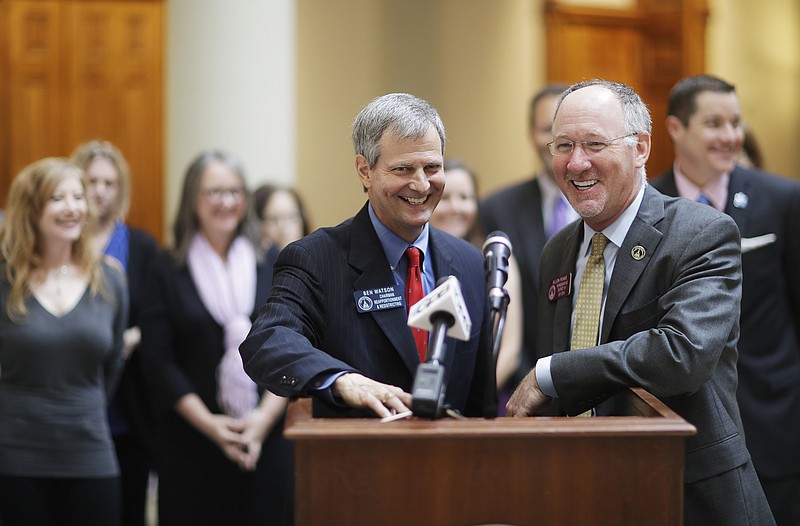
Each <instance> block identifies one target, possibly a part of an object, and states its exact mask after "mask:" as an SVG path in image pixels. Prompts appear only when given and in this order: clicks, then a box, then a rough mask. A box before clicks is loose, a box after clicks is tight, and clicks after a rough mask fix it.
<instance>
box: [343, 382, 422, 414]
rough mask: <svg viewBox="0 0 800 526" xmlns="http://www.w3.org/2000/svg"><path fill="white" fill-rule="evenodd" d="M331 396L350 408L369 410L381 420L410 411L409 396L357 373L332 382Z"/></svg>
mask: <svg viewBox="0 0 800 526" xmlns="http://www.w3.org/2000/svg"><path fill="white" fill-rule="evenodd" d="M331 387H332V391H333V395H334V396H336V397H338V398H340V399H341V400H342V401H343V402H344V403H345V404H347V405H349V406H350V407H356V408H359V409H369V410H371V411H372V412H373V413H375V414H376V415H378V416H379V417H381V418H385V417H387V416H392V415H393V414H397V413H403V412H406V411H410V410H411V394H410V393H406V392H405V391H403V390H402V389H400V388H399V387H397V386H394V385H387V384H382V383H380V382H376V381H375V380H371V379H369V378H367V377H366V376H364V375H361V374H358V373H347V374H343V375H342V376H340V377H339V378H337V379H336V381H334V382H333V385H332V386H331Z"/></svg>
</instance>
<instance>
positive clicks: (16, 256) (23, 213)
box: [0, 157, 104, 321]
mask: <svg viewBox="0 0 800 526" xmlns="http://www.w3.org/2000/svg"><path fill="white" fill-rule="evenodd" d="M68 177H78V178H79V180H80V182H81V186H82V187H83V189H84V192H85V191H86V180H85V177H84V172H83V170H81V169H80V168H78V167H77V166H75V165H74V164H71V163H70V162H69V161H67V159H63V158H57V157H47V158H45V159H41V160H39V161H36V162H34V163H32V164H30V165H28V166H26V167H25V168H23V170H22V171H21V172H20V173H19V174H18V175H17V176H16V177H15V178H14V181H13V182H12V183H11V189H10V190H9V193H8V199H7V204H6V209H5V214H4V219H3V225H2V227H0V256H1V257H2V259H3V263H4V265H3V266H4V269H3V272H4V275H5V278H6V280H8V283H9V284H10V292H9V295H8V300H7V302H6V305H5V310H6V313H7V314H8V317H9V318H10V319H11V320H13V321H20V320H22V319H23V318H25V317H26V316H27V315H28V309H27V307H26V306H25V301H26V300H27V299H28V298H29V297H30V295H31V287H30V280H31V275H32V274H33V272H34V271H35V270H36V269H38V268H39V267H41V265H42V252H41V251H42V247H41V238H40V232H39V220H40V219H41V217H42V212H43V211H44V208H45V206H46V204H47V202H48V200H49V199H50V198H51V197H52V195H53V193H54V192H55V190H56V187H57V186H58V185H59V184H60V183H61V182H62V181H63V180H65V179H67V178H68ZM89 213H90V214H91V208H90V209H89ZM72 259H73V264H74V265H75V266H77V267H78V268H79V269H80V270H81V271H83V272H86V274H87V275H88V276H89V290H90V291H91V293H92V294H97V293H98V292H100V293H102V292H103V291H104V287H103V282H102V272H101V270H100V266H99V265H98V260H99V254H95V253H94V251H93V250H92V249H91V248H90V246H89V241H88V239H87V236H86V234H85V232H82V233H81V236H80V237H79V238H78V239H77V240H76V241H75V242H74V243H73V245H72Z"/></svg>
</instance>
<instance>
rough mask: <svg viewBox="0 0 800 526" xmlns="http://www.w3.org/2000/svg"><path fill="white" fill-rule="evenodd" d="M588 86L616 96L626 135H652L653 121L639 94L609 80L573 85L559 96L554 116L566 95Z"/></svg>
mask: <svg viewBox="0 0 800 526" xmlns="http://www.w3.org/2000/svg"><path fill="white" fill-rule="evenodd" d="M589 86H600V87H603V88H606V89H607V90H609V91H611V92H612V93H614V95H616V97H617V99H618V100H619V102H620V104H621V105H622V114H623V116H624V118H625V132H626V133H649V134H652V132H653V121H652V118H651V117H650V110H649V109H647V105H646V104H645V103H644V101H643V100H642V98H641V97H640V96H639V94H638V93H636V92H635V91H633V88H631V87H630V86H628V85H626V84H622V83H620V82H614V81H611V80H603V79H592V80H585V81H583V82H578V83H577V84H573V85H572V86H570V87H569V88H567V89H566V90H565V91H564V93H562V94H561V97H559V99H558V104H557V105H556V114H558V110H559V109H560V108H561V103H562V102H563V101H564V98H565V97H566V96H567V95H569V94H570V93H573V92H575V91H578V90H579V89H583V88H588V87H589ZM635 140H636V139H635V138H630V139H629V141H630V142H631V143H634V142H635Z"/></svg>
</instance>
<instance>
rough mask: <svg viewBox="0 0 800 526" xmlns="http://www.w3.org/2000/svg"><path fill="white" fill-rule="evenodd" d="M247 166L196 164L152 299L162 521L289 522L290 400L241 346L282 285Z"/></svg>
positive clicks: (149, 341)
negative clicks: (258, 379)
mask: <svg viewBox="0 0 800 526" xmlns="http://www.w3.org/2000/svg"><path fill="white" fill-rule="evenodd" d="M248 198H249V195H248V192H247V188H246V185H245V177H244V172H243V169H242V167H241V165H240V163H239V162H238V161H237V160H236V159H235V158H234V157H232V156H231V155H229V154H227V153H225V152H221V151H207V152H204V153H202V154H200V155H199V156H198V157H197V158H196V159H195V160H194V161H193V162H192V163H191V164H190V166H189V168H188V170H187V172H186V176H185V178H184V182H183V191H182V195H181V201H180V205H179V208H178V211H177V214H176V217H175V221H174V224H173V245H172V246H171V248H170V249H169V250H166V251H165V252H164V253H162V254H161V255H159V257H158V258H157V260H156V263H155V265H154V270H153V275H152V278H151V280H150V281H149V285H148V287H147V291H146V293H145V298H146V305H147V307H146V308H145V311H144V313H143V317H142V323H141V328H142V349H141V352H142V357H143V362H144V370H145V373H146V377H147V380H148V382H149V383H150V386H151V387H150V391H151V392H152V393H153V395H154V397H155V406H156V411H157V414H156V418H157V420H158V428H157V433H156V467H157V469H158V511H159V517H158V519H159V525H160V526H173V525H177V524H186V525H190V524H191V525H195V524H238V525H251V524H280V523H281V519H282V518H283V514H284V512H285V511H286V510H288V509H290V508H289V502H288V500H289V496H290V495H291V487H292V483H291V459H292V452H291V449H290V444H289V442H288V441H287V440H286V439H284V438H283V436H282V427H283V416H284V412H285V408H286V399H284V398H280V397H278V396H275V395H273V394H272V393H270V392H268V391H264V390H262V389H260V388H258V387H257V386H256V385H255V384H254V383H253V382H252V381H251V380H250V378H249V377H248V376H247V375H246V374H245V372H244V369H243V366H242V361H241V357H240V356H239V352H238V347H239V344H240V343H241V342H242V340H243V339H244V338H245V336H247V333H248V331H249V330H250V324H251V321H252V319H253V317H254V316H255V313H256V311H257V310H258V308H259V306H260V305H261V304H262V303H264V302H265V301H266V298H267V296H268V294H269V292H270V287H271V283H272V264H273V262H274V261H275V257H276V256H277V250H276V249H272V250H270V251H268V252H263V251H261V250H260V249H259V248H258V241H257V233H256V231H255V228H254V222H253V221H252V220H251V219H250V215H249V214H248V210H249V208H248Z"/></svg>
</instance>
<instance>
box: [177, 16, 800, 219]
mask: <svg viewBox="0 0 800 526" xmlns="http://www.w3.org/2000/svg"><path fill="white" fill-rule="evenodd" d="M568 1H570V2H572V3H576V2H580V1H581V0H568ZM583 1H584V3H588V4H590V5H599V4H605V5H609V3H611V4H614V5H623V4H624V3H626V2H631V1H632V0H604V1H601V0H583ZM708 1H709V7H710V10H711V16H710V18H709V23H708V33H707V51H708V57H707V63H708V71H709V72H711V73H714V74H717V75H720V76H722V77H724V78H726V79H728V80H730V81H732V82H734V83H735V84H736V85H737V88H738V91H739V95H740V98H741V101H742V109H743V113H744V116H745V118H746V120H747V121H748V122H749V123H750V125H751V126H752V127H753V129H754V130H755V131H756V133H757V134H758V137H759V139H760V142H761V145H762V148H763V150H764V153H765V156H766V158H767V166H768V168H769V169H770V170H772V171H775V172H777V173H782V174H785V175H789V176H792V177H799V178H800V168H798V166H800V147H798V146H797V145H798V144H800V2H798V1H797V0H767V1H764V2H752V1H751V0H708ZM218 4H220V3H219V2H217V1H216V0H171V1H170V2H169V18H168V20H169V27H168V45H169V49H168V61H167V82H168V86H167V104H166V108H167V112H168V113H167V145H166V152H167V158H166V160H165V164H166V166H165V168H166V173H167V178H166V181H165V185H166V188H165V195H166V199H167V202H166V203H165V207H164V209H165V214H166V217H165V229H168V228H169V223H170V221H171V219H172V214H173V213H174V207H175V205H176V203H177V199H178V190H179V185H180V181H181V178H182V174H183V170H184V169H185V166H186V163H187V162H188V161H189V159H190V157H191V156H193V155H194V154H195V153H196V152H197V151H198V150H199V149H200V148H205V147H209V146H220V147H224V148H227V149H230V150H232V151H233V152H234V153H236V154H237V155H239V156H240V157H242V158H243V160H244V162H245V165H246V166H247V167H248V168H249V169H250V179H251V182H252V183H253V184H257V183H259V182H262V181H265V180H270V181H276V182H282V183H292V182H296V184H297V186H298V187H299V189H300V191H301V192H302V193H303V195H304V197H305V199H306V201H307V204H308V206H309V208H310V211H311V215H312V220H313V223H314V226H324V225H330V224H335V223H338V222H339V221H341V220H343V219H345V218H347V217H349V216H350V215H352V214H353V212H354V211H355V210H356V209H358V208H359V207H360V206H361V205H362V204H363V202H364V200H365V196H364V194H363V193H362V192H361V188H360V185H359V183H358V179H357V177H356V174H355V169H354V166H353V153H352V146H351V143H350V138H349V134H350V124H351V122H352V119H353V118H354V117H355V115H356V113H357V112H358V110H359V109H360V108H361V107H362V106H363V105H364V104H366V103H367V102H368V101H369V100H370V99H372V98H373V97H376V96H378V95H381V94H384V93H387V92H390V91H409V92H412V93H414V94H416V95H418V96H421V97H423V98H425V99H427V100H429V101H430V102H432V103H433V104H434V105H435V106H436V107H437V108H438V109H439V111H440V113H441V114H442V117H443V119H444V121H445V125H446V127H447V133H448V144H447V155H448V156H455V157H460V158H463V159H464V160H466V161H468V162H469V163H471V164H472V165H474V167H475V168H476V169H477V171H478V173H479V175H480V177H481V181H480V183H481V187H482V188H481V190H482V193H484V194H485V193H487V192H489V191H492V190H495V189H497V188H498V187H500V186H502V185H505V184H508V183H511V182H514V181H517V180H520V179H522V178H524V177H526V176H527V175H528V174H530V173H531V172H532V171H533V170H534V169H536V168H537V166H536V161H535V157H534V156H533V154H532V152H531V150H530V147H529V146H528V143H527V139H526V130H525V118H526V106H527V103H528V99H529V97H530V95H531V93H532V92H533V91H534V90H535V89H536V88H537V87H538V86H540V85H541V83H542V82H543V81H544V69H545V56H544V45H545V42H544V22H543V4H544V0H336V1H330V0H273V1H270V2H263V0H238V1H237V2H235V4H236V7H235V8H234V6H233V4H231V3H229V2H228V3H224V4H225V6H224V7H221V6H220V5H218ZM228 4H231V5H228ZM200 57H202V60H201V59H200ZM654 128H655V132H656V133H663V124H662V123H655V127H654Z"/></svg>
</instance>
